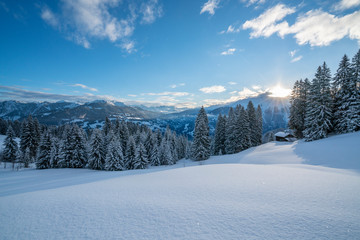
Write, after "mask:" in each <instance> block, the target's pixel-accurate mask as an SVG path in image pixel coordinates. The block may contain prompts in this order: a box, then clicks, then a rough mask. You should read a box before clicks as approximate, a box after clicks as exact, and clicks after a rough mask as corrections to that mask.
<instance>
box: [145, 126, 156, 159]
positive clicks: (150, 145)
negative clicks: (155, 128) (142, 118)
mask: <svg viewBox="0 0 360 240" xmlns="http://www.w3.org/2000/svg"><path fill="white" fill-rule="evenodd" d="M152 135H153V133H152V131H148V132H147V133H146V134H145V140H144V146H145V149H146V154H147V156H148V158H149V159H150V155H151V150H152V149H153V144H154V142H153V138H152Z"/></svg>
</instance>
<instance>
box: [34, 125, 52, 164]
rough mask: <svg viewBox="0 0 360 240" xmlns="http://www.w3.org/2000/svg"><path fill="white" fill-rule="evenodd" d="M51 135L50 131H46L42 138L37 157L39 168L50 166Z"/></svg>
mask: <svg viewBox="0 0 360 240" xmlns="http://www.w3.org/2000/svg"><path fill="white" fill-rule="evenodd" d="M51 144H52V143H51V137H50V134H49V132H48V131H45V132H44V133H43V134H42V136H41V140H40V145H39V150H38V154H37V159H36V168H37V169H46V168H50V162H51Z"/></svg>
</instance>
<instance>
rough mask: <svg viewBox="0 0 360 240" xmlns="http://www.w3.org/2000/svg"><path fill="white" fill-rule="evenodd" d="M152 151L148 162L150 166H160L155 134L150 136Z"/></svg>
mask: <svg viewBox="0 0 360 240" xmlns="http://www.w3.org/2000/svg"><path fill="white" fill-rule="evenodd" d="M151 142H152V149H151V151H150V155H149V161H150V164H151V165H152V166H160V165H161V162H160V159H159V145H158V142H157V137H156V134H152V136H151Z"/></svg>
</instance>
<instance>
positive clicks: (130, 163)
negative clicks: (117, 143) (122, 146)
mask: <svg viewBox="0 0 360 240" xmlns="http://www.w3.org/2000/svg"><path fill="white" fill-rule="evenodd" d="M135 153H136V145H135V140H134V137H133V136H130V137H129V140H128V143H127V146H126V158H125V168H126V169H135V165H134V163H135Z"/></svg>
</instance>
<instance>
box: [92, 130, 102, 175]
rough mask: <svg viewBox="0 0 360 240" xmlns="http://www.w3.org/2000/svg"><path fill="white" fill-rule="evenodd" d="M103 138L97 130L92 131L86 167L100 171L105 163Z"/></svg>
mask: <svg viewBox="0 0 360 240" xmlns="http://www.w3.org/2000/svg"><path fill="white" fill-rule="evenodd" d="M103 143H104V138H103V135H102V132H101V131H100V130H99V129H94V130H93V133H92V135H91V140H90V154H89V162H88V167H89V168H91V169H95V170H102V169H103V168H104V163H105V151H104V144H103Z"/></svg>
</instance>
